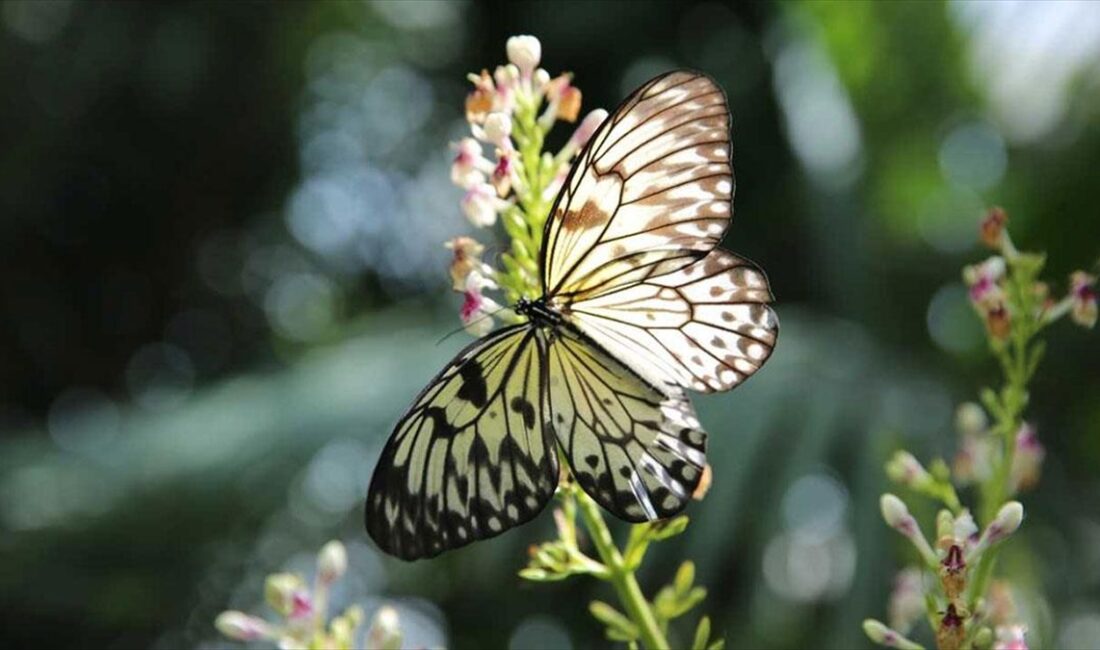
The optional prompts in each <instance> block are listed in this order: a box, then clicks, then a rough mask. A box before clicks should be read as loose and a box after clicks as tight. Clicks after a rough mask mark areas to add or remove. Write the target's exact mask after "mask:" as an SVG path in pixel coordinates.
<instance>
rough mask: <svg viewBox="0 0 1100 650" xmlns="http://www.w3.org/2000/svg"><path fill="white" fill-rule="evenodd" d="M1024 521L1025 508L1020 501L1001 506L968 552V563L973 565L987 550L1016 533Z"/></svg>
mask: <svg viewBox="0 0 1100 650" xmlns="http://www.w3.org/2000/svg"><path fill="white" fill-rule="evenodd" d="M1023 520H1024V506H1023V505H1021V504H1020V502H1019V501H1009V502H1008V503H1006V504H1004V505H1003V506H1001V509H1000V510H999V511H998V512H997V516H996V517H994V518H993V521H992V522H990V524H989V525H988V526H986V529H985V531H984V532H983V533H982V536H981V538H980V539H979V540H978V543H977V544H975V545H974V546H973V547H971V548H970V550H969V551H967V552H966V563H967V564H972V563H973V562H974V560H975V559H977V558H978V556H980V555H981V554H982V553H984V552H985V550H986V549H987V548H989V547H990V546H993V545H994V544H997V543H999V542H1002V541H1004V539H1005V538H1006V537H1008V536H1009V535H1011V534H1012V533H1015V532H1016V531H1017V530H1018V529H1019V528H1020V524H1021V523H1022V522H1023Z"/></svg>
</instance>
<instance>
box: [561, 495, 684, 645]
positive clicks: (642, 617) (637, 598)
mask: <svg viewBox="0 0 1100 650" xmlns="http://www.w3.org/2000/svg"><path fill="white" fill-rule="evenodd" d="M574 493H575V495H576V498H577V505H578V506H579V509H580V513H581V519H582V520H583V521H584V524H585V527H586V528H587V529H588V534H589V536H590V537H591V538H592V543H593V544H594V545H595V546H596V551H597V552H598V553H599V555H600V559H601V560H602V561H603V563H604V565H605V566H606V567H607V568H608V570H609V573H610V575H609V578H608V579H609V580H610V581H611V584H612V585H614V586H615V592H616V593H617V594H618V595H619V601H620V602H621V603H622V605H623V608H624V609H626V613H627V615H628V616H629V617H630V620H631V621H633V622H634V624H635V625H637V626H638V630H639V632H640V634H641V637H642V639H641V640H642V645H643V647H645V648H647V649H648V650H667V649H668V648H669V645H668V640H667V639H666V638H665V635H664V634H663V633H662V632H661V628H660V626H659V625H658V624H657V618H656V617H655V616H654V615H653V610H652V609H650V606H649V601H647V600H646V598H645V595H643V594H642V588H641V587H640V586H639V585H638V580H637V578H635V577H634V571H633V570H632V569H630V568H628V567H627V566H626V563H625V562H624V561H623V556H622V554H621V553H619V548H618V547H617V546H615V540H613V539H612V538H611V531H610V530H608V528H607V523H606V522H604V519H603V514H602V513H600V507H599V506H598V505H596V502H595V501H593V500H592V499H591V497H589V496H588V495H587V494H585V493H584V491H583V490H577V489H574Z"/></svg>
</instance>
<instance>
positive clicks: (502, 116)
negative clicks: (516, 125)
mask: <svg viewBox="0 0 1100 650" xmlns="http://www.w3.org/2000/svg"><path fill="white" fill-rule="evenodd" d="M483 132H484V135H485V140H486V141H487V142H490V143H492V144H494V145H496V146H497V147H499V148H500V149H502V150H504V151H511V150H512V149H513V146H512V117H511V116H510V115H508V114H507V113H499V112H498V113H490V114H489V117H487V118H485V126H484V131H483Z"/></svg>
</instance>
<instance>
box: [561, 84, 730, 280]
mask: <svg viewBox="0 0 1100 650" xmlns="http://www.w3.org/2000/svg"><path fill="white" fill-rule="evenodd" d="M729 127H730V119H729V109H728V107H727V105H726V98H725V95H724V93H723V92H722V90H721V88H719V87H718V85H717V84H715V83H714V82H713V81H712V80H711V79H709V78H708V77H706V76H704V75H701V74H697V73H692V72H685V71H677V72H672V73H669V74H666V75H662V76H660V77H657V78H656V79H653V80H652V81H650V82H649V83H647V84H645V85H643V86H642V87H641V88H639V89H638V90H637V91H635V92H634V93H633V94H632V95H631V96H630V97H629V98H627V99H626V100H625V101H624V102H623V103H622V105H620V106H619V108H618V109H616V110H615V112H614V113H613V114H612V115H611V116H610V117H608V118H607V119H606V120H605V121H604V123H603V124H602V125H601V126H600V128H599V129H598V130H597V132H596V133H595V134H594V135H593V136H592V138H591V140H590V141H589V143H588V144H587V145H586V148H585V150H584V151H583V152H582V153H581V155H580V156H579V157H578V159H577V161H576V162H575V163H574V166H573V169H572V171H571V172H570V175H569V178H568V179H567V180H566V182H565V184H564V185H563V187H562V190H561V192H560V193H559V195H558V198H557V199H556V201H555V203H554V207H553V208H552V209H551V212H550V214H551V216H550V218H549V219H548V220H547V223H546V227H545V229H544V231H543V249H542V280H543V289H544V291H545V293H546V295H547V296H548V297H553V296H559V297H563V298H565V297H568V298H570V299H577V300H579V299H583V298H584V297H586V296H589V295H593V294H596V293H602V292H606V291H610V290H612V289H614V288H616V287H621V286H626V285H629V284H632V283H634V282H637V281H638V280H639V279H640V278H644V277H651V276H654V275H662V274H665V273H669V272H672V271H675V270H678V269H680V268H682V267H684V266H686V265H687V264H689V263H691V262H694V261H695V260H697V259H699V258H701V257H703V256H704V255H705V254H706V253H707V252H709V251H710V250H711V249H712V248H714V246H715V245H716V244H717V243H718V241H719V239H721V237H722V234H723V233H724V232H725V231H726V227H727V226H728V225H729V221H730V205H731V203H730V199H731V197H732V196H733V170H732V167H731V165H730V139H729Z"/></svg>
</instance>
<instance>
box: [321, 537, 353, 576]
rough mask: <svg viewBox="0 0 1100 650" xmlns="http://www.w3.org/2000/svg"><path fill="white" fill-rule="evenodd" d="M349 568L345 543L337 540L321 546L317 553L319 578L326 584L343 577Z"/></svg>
mask: <svg viewBox="0 0 1100 650" xmlns="http://www.w3.org/2000/svg"><path fill="white" fill-rule="evenodd" d="M347 570H348V552H347V550H346V549H345V548H344V545H343V544H341V543H340V542H338V541H336V540H332V541H331V542H329V543H328V544H325V545H324V546H323V547H321V552H320V553H319V554H318V555H317V579H318V580H319V581H320V582H321V584H324V585H331V584H332V583H334V582H336V581H337V580H339V579H340V578H341V577H343V575H344V573H346V572H347Z"/></svg>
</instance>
